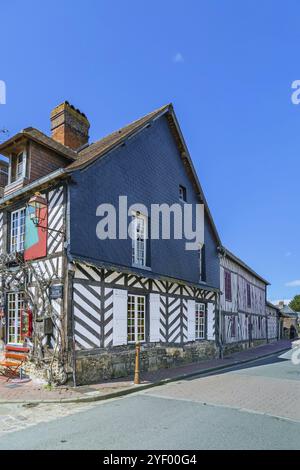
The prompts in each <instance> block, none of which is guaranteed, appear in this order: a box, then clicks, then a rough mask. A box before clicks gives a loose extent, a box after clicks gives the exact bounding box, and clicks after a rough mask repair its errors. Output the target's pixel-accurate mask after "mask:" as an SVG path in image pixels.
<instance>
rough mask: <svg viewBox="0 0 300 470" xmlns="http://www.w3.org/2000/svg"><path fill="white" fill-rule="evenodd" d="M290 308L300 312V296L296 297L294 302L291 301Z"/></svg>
mask: <svg viewBox="0 0 300 470" xmlns="http://www.w3.org/2000/svg"><path fill="white" fill-rule="evenodd" d="M289 307H290V308H291V309H292V310H294V311H295V312H300V294H298V295H295V297H294V298H293V300H291V301H290V303H289Z"/></svg>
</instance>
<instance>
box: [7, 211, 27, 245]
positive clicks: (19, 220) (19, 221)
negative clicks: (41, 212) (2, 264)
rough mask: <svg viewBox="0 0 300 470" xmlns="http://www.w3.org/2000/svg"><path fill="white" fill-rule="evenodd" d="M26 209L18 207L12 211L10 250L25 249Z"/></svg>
mask: <svg viewBox="0 0 300 470" xmlns="http://www.w3.org/2000/svg"><path fill="white" fill-rule="evenodd" d="M25 216H26V209H25V207H23V208H22V209H18V210H17V211H14V212H12V213H11V218H10V252H11V253H14V252H18V251H23V250H24V240H25Z"/></svg>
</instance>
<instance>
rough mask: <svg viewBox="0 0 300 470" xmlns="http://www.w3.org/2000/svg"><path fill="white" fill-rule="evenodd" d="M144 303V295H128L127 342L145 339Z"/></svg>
mask: <svg viewBox="0 0 300 470" xmlns="http://www.w3.org/2000/svg"><path fill="white" fill-rule="evenodd" d="M145 304H146V302H145V297H144V296H143V295H131V294H129V295H128V310H127V312H128V314H127V341H128V343H136V342H143V341H145Z"/></svg>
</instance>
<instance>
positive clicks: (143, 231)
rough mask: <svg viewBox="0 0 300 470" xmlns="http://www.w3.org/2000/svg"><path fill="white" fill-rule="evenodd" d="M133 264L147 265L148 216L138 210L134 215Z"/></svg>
mask: <svg viewBox="0 0 300 470" xmlns="http://www.w3.org/2000/svg"><path fill="white" fill-rule="evenodd" d="M132 232H133V233H132V264H135V265H137V266H146V241H147V218H146V217H145V216H144V215H142V214H140V213H139V212H136V213H135V214H133V215H132Z"/></svg>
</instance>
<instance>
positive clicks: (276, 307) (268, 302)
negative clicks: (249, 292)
mask: <svg viewBox="0 0 300 470" xmlns="http://www.w3.org/2000/svg"><path fill="white" fill-rule="evenodd" d="M266 305H267V306H268V307H271V308H275V309H276V310H278V311H279V310H280V308H279V307H278V305H274V304H272V302H270V301H269V300H267V301H266Z"/></svg>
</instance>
